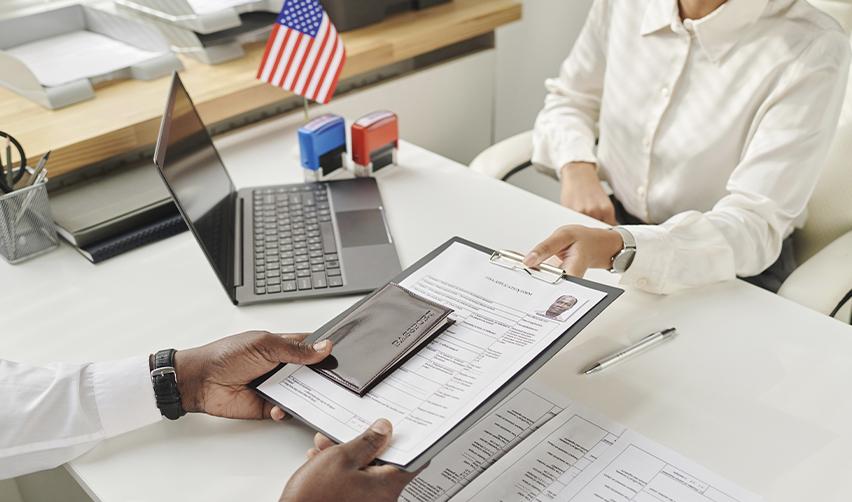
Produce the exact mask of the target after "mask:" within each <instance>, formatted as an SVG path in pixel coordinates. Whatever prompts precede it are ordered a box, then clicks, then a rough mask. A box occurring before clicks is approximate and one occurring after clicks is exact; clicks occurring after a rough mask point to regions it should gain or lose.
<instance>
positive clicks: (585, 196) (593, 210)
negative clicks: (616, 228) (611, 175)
mask: <svg viewBox="0 0 852 502" xmlns="http://www.w3.org/2000/svg"><path fill="white" fill-rule="evenodd" d="M561 174H562V194H561V197H560V200H561V202H562V205H563V206H565V207H567V208H569V209H573V210H574V211H577V212H578V213H583V214H585V215H586V216H591V217H592V218H594V219H596V220H599V221H602V222H604V223H607V224H609V225H616V224H617V222H616V221H615V207H614V206H613V205H612V201H611V200H609V197H607V195H606V193H605V192H604V190H603V187H601V182H600V180H599V179H598V173H597V168H596V167H595V165H594V164H589V163H588V162H572V163H570V164H566V165H565V166H563V167H562V173H561Z"/></svg>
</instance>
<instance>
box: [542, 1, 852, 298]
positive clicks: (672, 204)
mask: <svg viewBox="0 0 852 502" xmlns="http://www.w3.org/2000/svg"><path fill="white" fill-rule="evenodd" d="M849 60H850V45H849V39H848V38H847V36H846V35H845V34H844V32H843V30H842V28H841V27H840V26H839V25H838V24H837V23H836V22H835V21H834V20H833V19H832V18H831V17H829V16H828V15H827V14H824V13H822V12H821V11H819V10H817V9H816V8H815V7H813V6H811V5H810V4H808V3H807V2H806V1H804V0H728V2H726V3H725V4H723V5H722V6H721V7H720V8H719V9H717V10H716V11H715V12H713V13H712V14H710V15H708V16H706V17H704V18H702V19H700V20H695V21H693V20H685V21H681V19H680V14H679V11H678V3H677V0H596V1H595V3H594V5H593V7H592V10H591V13H590V14H589V18H588V20H587V21H586V25H585V27H584V29H583V31H582V33H581V35H580V37H579V39H578V40H577V43H576V44H575V46H574V48H573V50H572V52H571V54H570V56H569V57H568V59H567V60H566V61H565V63H564V64H563V66H562V70H561V73H560V75H559V77H558V78H555V79H550V80H548V81H547V83H546V86H547V90H548V91H549V94H548V96H547V99H546V104H545V108H544V110H543V111H542V112H541V114H540V115H539V117H538V120H537V121H536V126H535V134H534V143H535V148H534V155H533V162H535V163H539V164H543V165H547V166H550V167H552V168H554V169H556V170H557V173H558V172H559V171H560V169H561V167H562V166H564V165H565V164H567V163H569V162H572V161H586V162H593V163H596V164H597V165H598V168H599V174H600V176H601V178H602V179H604V180H606V181H607V182H609V184H610V186H611V187H612V189H613V191H614V193H615V195H616V197H618V199H619V200H620V201H621V202H622V203H623V204H624V206H625V208H626V209H627V210H628V211H629V212H630V213H632V214H634V215H636V216H638V217H640V218H642V219H643V220H645V221H647V222H649V223H655V224H656V225H640V226H627V227H625V228H627V229H628V230H629V231H630V232H631V233H632V234H633V235H634V236H635V237H636V241H637V254H636V259H635V260H634V262H633V264H632V266H631V267H630V269H629V270H628V271H627V273H626V274H624V276H623V278H622V282H623V283H626V284H629V285H634V286H637V287H639V288H642V289H645V290H648V291H652V292H656V293H671V292H674V291H677V290H681V289H684V288H688V287H693V286H699V285H703V284H708V283H712V282H717V281H722V280H727V279H733V278H735V277H736V276H741V277H747V276H752V275H757V274H759V273H761V272H762V271H764V270H765V269H767V268H768V267H769V266H770V265H771V264H772V263H773V262H774V261H775V260H776V259H777V258H778V256H779V254H780V252H781V244H782V242H783V240H784V239H785V238H786V237H787V236H789V235H790V234H791V233H792V232H793V230H794V228H796V227H797V226H801V225H802V223H803V222H804V219H805V216H806V215H805V213H806V206H807V203H808V200H809V199H810V197H811V195H812V193H813V190H814V187H815V185H816V183H817V180H818V177H819V174H820V171H821V168H822V165H823V163H824V161H825V156H826V154H827V150H828V147H829V145H830V143H831V141H832V138H833V136H834V133H835V129H836V127H837V122H838V118H839V114H840V109H841V104H842V102H843V98H844V94H845V89H846V81H847V78H848V74H849Z"/></svg>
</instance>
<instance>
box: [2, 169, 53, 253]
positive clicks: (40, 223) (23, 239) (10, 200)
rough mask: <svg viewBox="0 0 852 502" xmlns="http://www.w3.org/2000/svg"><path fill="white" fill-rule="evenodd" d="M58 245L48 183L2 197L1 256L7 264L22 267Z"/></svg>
mask: <svg viewBox="0 0 852 502" xmlns="http://www.w3.org/2000/svg"><path fill="white" fill-rule="evenodd" d="M58 245H59V239H58V238H57V236H56V225H54V223H53V215H52V214H51V213H50V203H49V202H48V200H47V184H46V183H39V184H37V185H33V186H29V187H26V188H22V189H20V190H16V191H14V192H12V193H10V194H6V195H3V196H2V197H0V256H2V257H3V258H4V259H5V260H6V261H8V262H9V263H19V262H22V261H24V260H26V259H29V258H33V257H35V256H38V255H40V254H42V253H46V252H48V251H50V250H52V249H55V248H56V247H57V246H58Z"/></svg>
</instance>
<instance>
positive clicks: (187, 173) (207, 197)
mask: <svg viewBox="0 0 852 502" xmlns="http://www.w3.org/2000/svg"><path fill="white" fill-rule="evenodd" d="M154 163H155V164H156V165H157V167H158V168H159V171H160V173H161V174H162V176H163V180H164V181H165V183H166V186H167V187H168V188H169V191H171V193H172V197H173V198H174V199H175V203H176V204H177V206H178V209H180V212H181V214H183V218H184V219H185V220H186V222H187V225H189V228H190V230H192V232H193V234H194V235H195V238H196V239H197V240H198V243H199V244H200V245H201V248H202V249H203V250H204V253H205V254H206V255H207V258H208V259H209V260H210V264H211V265H212V266H213V268H214V269H215V270H216V274H217V275H218V276H219V279H220V280H221V281H222V285H223V286H224V287H225V289H226V291H227V292H228V295H229V296H231V297H232V298H233V294H234V291H233V288H234V211H235V206H234V200H235V197H236V189H235V188H234V183H233V182H232V181H231V177H230V176H228V172H227V171H226V170H225V165H224V164H223V163H222V159H221V158H220V157H219V153H218V152H217V151H216V148H215V147H214V146H213V140H212V139H210V134H209V133H208V132H207V128H206V127H204V123H203V122H201V118H200V117H199V116H198V112H197V111H196V109H195V106H194V105H193V103H192V100H191V99H190V97H189V94H188V93H187V92H186V89H185V88H184V87H183V83H182V82H181V81H180V77H178V75H177V73H175V75H174V77H173V79H172V87H171V92H170V93H169V101H168V105H167V106H166V111H165V114H164V115H163V122H162V125H161V126H160V136H159V138H158V139H157V148H156V152H155V154H154Z"/></svg>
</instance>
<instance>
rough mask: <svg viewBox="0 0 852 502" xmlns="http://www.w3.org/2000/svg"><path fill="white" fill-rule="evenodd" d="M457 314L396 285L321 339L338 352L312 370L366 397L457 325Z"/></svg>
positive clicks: (386, 287) (372, 298)
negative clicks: (454, 317) (330, 344)
mask: <svg viewBox="0 0 852 502" xmlns="http://www.w3.org/2000/svg"><path fill="white" fill-rule="evenodd" d="M452 312H453V310H452V309H450V308H447V307H444V306H443V305H439V304H437V303H435V302H432V301H430V300H427V299H426V298H423V297H422V296H419V295H416V294H414V293H412V292H411V291H408V290H407V289H405V288H402V287H400V286H398V285H396V284H393V283H390V284H388V285H386V286H385V287H383V288H382V289H380V290H379V291H377V292H376V293H374V294H373V295H372V296H371V297H370V298H369V299H368V300H367V301H366V302H364V303H363V304H362V305H361V306H360V307H358V308H357V309H355V310H354V311H352V313H350V314H349V315H348V316H346V317H345V318H344V319H343V320H341V321H340V322H339V323H337V324H336V325H334V326H333V327H332V328H330V329H329V330H328V331H327V332H326V333H325V335H323V336H322V337H321V338H320V339H318V340H317V341H321V340H331V341H332V342H333V343H334V348H333V349H332V353H331V356H329V357H327V358H326V359H325V360H324V361H322V362H321V363H318V364H315V365H312V366H311V369H313V370H314V371H316V372H317V373H319V374H321V375H323V376H324V377H326V378H328V379H329V380H331V381H333V382H334V383H336V384H338V385H340V386H342V387H344V388H345V389H347V390H350V391H352V392H354V393H356V394H358V395H359V396H363V395H364V394H366V393H367V392H369V391H370V389H371V388H373V387H375V386H376V385H377V384H378V383H379V382H381V381H382V380H383V379H384V378H385V377H386V376H387V375H389V374H390V373H392V372H393V371H394V370H395V369H396V368H398V367H399V366H400V365H401V364H402V363H403V362H405V361H406V360H407V359H408V358H409V357H411V356H413V355H414V354H416V353H417V351H418V350H420V349H421V348H422V347H423V346H425V345H426V344H427V343H429V341H431V340H432V339H433V338H435V336H437V335H438V334H440V333H441V332H442V331H443V330H444V329H446V328H447V327H448V326H449V325H450V324H452V322H453V321H452V320H451V319H449V317H448V316H449V315H450V314H451V313H452Z"/></svg>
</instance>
